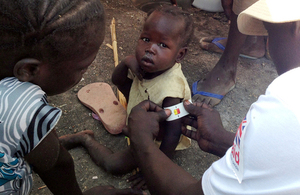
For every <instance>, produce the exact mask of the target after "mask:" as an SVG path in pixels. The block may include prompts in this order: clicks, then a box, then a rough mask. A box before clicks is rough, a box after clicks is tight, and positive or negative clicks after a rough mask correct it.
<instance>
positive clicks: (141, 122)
mask: <svg viewBox="0 0 300 195" xmlns="http://www.w3.org/2000/svg"><path fill="white" fill-rule="evenodd" d="M170 115H171V111H170V110H163V109H162V108H161V107H159V106H157V105H156V104H154V103H153V102H151V101H149V100H145V101H143V102H141V103H139V104H138V105H137V106H135V107H134V108H133V109H132V110H131V113H130V115H129V117H128V133H129V134H128V135H129V137H130V139H131V140H132V142H143V141H146V140H151V141H153V139H154V138H155V137H156V136H157V135H158V132H159V122H161V121H164V120H166V119H167V118H168V117H169V116H170Z"/></svg>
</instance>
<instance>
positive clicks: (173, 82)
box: [127, 63, 191, 150]
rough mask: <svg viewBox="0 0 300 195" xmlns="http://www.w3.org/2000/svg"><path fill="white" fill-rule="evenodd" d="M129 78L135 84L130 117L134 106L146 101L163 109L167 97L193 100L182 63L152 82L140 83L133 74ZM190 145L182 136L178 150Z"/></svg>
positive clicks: (128, 110) (130, 104)
mask: <svg viewBox="0 0 300 195" xmlns="http://www.w3.org/2000/svg"><path fill="white" fill-rule="evenodd" d="M129 77H130V78H131V79H133V83H132V85H131V89H130V94H129V101H128V105H127V114H128V115H129V113H130V112H131V109H132V108H133V107H134V106H136V105H137V104H139V103H140V102H142V101H144V100H148V99H149V100H151V101H152V102H154V103H156V104H157V105H159V106H160V107H162V103H163V100H164V99H165V98H166V97H172V98H180V99H183V100H189V99H191V90H190V88H189V85H188V82H187V80H186V78H185V76H184V75H183V72H182V70H181V64H180V63H176V64H175V65H174V66H173V67H172V68H171V69H169V70H167V71H166V72H164V73H162V74H161V75H159V76H157V77H155V78H153V79H151V80H146V79H143V80H142V81H140V80H139V79H138V78H137V77H136V76H135V75H133V74H132V73H130V74H129ZM158 144H160V143H158ZM190 145H191V140H190V139H189V138H187V137H186V136H183V135H182V136H181V138H180V141H179V143H178V145H177V147H176V150H183V149H186V148H188V147H189V146H190Z"/></svg>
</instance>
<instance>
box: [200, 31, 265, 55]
mask: <svg viewBox="0 0 300 195" xmlns="http://www.w3.org/2000/svg"><path fill="white" fill-rule="evenodd" d="M227 40H228V39H227V38H225V37H204V38H202V39H201V40H200V47H201V49H203V50H207V51H211V52H216V53H223V52H224V48H226V45H227ZM265 53H266V41H265V37H263V36H247V37H246V40H245V43H244V45H243V46H242V48H241V52H240V57H244V58H248V59H257V58H261V57H264V56H265Z"/></svg>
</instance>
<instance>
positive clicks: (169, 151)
mask: <svg viewBox="0 0 300 195" xmlns="http://www.w3.org/2000/svg"><path fill="white" fill-rule="evenodd" d="M180 102H181V99H180V98H171V97H167V98H165V99H164V101H163V108H164V107H169V106H174V105H176V104H178V103H180ZM162 125H163V138H162V142H161V145H160V150H161V151H162V152H163V153H165V154H166V155H167V156H168V157H169V158H172V157H173V154H174V151H175V148H176V146H177V144H178V142H179V139H180V136H181V119H177V120H174V121H164V122H163V124H162Z"/></svg>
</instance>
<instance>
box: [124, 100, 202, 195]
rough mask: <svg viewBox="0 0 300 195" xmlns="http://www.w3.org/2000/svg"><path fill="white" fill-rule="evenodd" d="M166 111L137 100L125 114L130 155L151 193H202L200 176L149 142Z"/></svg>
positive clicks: (156, 132) (173, 194) (151, 140)
mask: <svg viewBox="0 0 300 195" xmlns="http://www.w3.org/2000/svg"><path fill="white" fill-rule="evenodd" d="M169 115H170V110H167V111H164V110H162V109H161V108H159V107H158V106H156V105H155V104H154V103H151V102H150V101H144V102H142V103H140V104H138V105H137V106H135V107H134V108H133V109H132V111H131V114H130V115H129V121H128V130H129V136H130V139H131V144H132V148H133V151H134V156H135V158H136V160H137V162H138V165H139V167H140V168H141V170H142V173H143V176H144V178H145V181H146V184H147V186H148V189H149V191H150V192H151V194H166V195H167V194H172V195H176V194H203V191H202V186H201V180H200V181H198V180H196V179H195V178H193V177H192V176H191V175H190V174H189V173H187V172H186V171H185V170H183V169H182V168H181V167H179V166H178V165H176V164H175V163H173V162H172V161H171V160H170V159H169V158H168V157H167V156H166V155H165V154H164V153H163V152H162V151H160V150H159V148H158V147H157V146H156V145H155V144H154V142H153V138H154V137H155V136H156V135H157V134H158V131H159V121H163V120H165V119H166V118H167V117H168V116H169Z"/></svg>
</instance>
